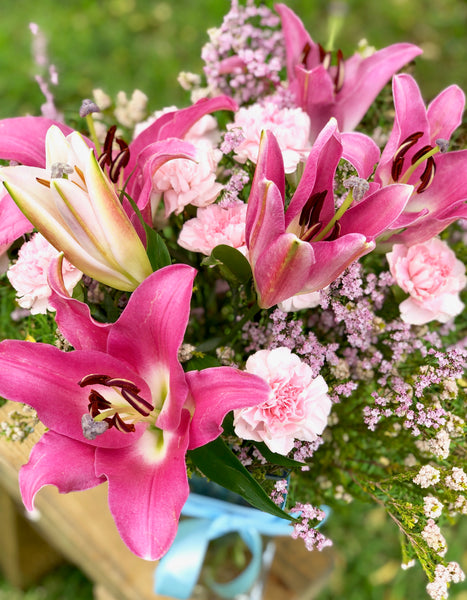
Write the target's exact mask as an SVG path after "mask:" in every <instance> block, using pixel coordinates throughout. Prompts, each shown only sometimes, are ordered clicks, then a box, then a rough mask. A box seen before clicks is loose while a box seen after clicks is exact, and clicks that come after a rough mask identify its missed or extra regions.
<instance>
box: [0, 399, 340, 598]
mask: <svg viewBox="0 0 467 600" xmlns="http://www.w3.org/2000/svg"><path fill="white" fill-rule="evenodd" d="M12 408H14V406H13V404H12V403H7V404H6V405H5V406H4V407H2V408H0V422H1V421H3V420H8V419H7V415H8V412H9V411H11V410H12ZM43 431H44V429H43V427H42V426H38V427H37V431H36V432H35V433H34V434H32V435H31V436H29V437H28V438H27V439H26V440H25V441H24V442H23V443H14V442H8V441H6V440H5V439H4V438H2V437H0V485H1V486H3V487H4V488H5V489H6V490H7V491H8V493H9V495H10V496H11V498H13V499H14V501H15V502H17V503H18V505H20V504H21V505H22V503H21V498H20V493H19V489H18V471H19V469H20V467H21V466H22V465H23V464H24V463H26V462H27V460H28V457H29V453H30V450H31V448H32V446H33V445H34V444H35V443H36V441H37V440H38V439H39V437H40V435H42V433H43ZM36 507H37V509H38V511H39V517H38V519H37V520H36V521H34V527H35V528H37V530H38V531H39V532H40V533H41V534H42V535H43V536H44V538H45V539H46V540H47V541H48V542H50V544H51V545H52V546H53V547H54V548H56V549H57V550H58V551H59V552H61V553H62V554H63V555H64V556H65V557H66V558H67V560H69V561H70V562H72V563H74V564H75V565H76V566H78V567H79V568H80V569H81V570H82V571H83V572H84V573H85V574H86V575H87V577H89V579H90V580H91V581H93V582H94V583H95V597H96V600H135V598H137V599H138V600H163V599H166V600H169V599H168V597H167V596H160V595H156V594H154V592H153V576H154V571H155V568H156V564H157V563H154V562H147V561H144V560H142V559H140V558H138V557H136V556H134V554H132V553H131V552H130V551H129V550H128V548H127V547H126V546H125V544H124V543H123V542H122V540H121V539H120V536H119V534H118V531H117V528H116V526H115V524H114V522H113V519H112V517H111V515H110V511H109V509H108V506H107V486H106V484H102V485H100V486H98V487H96V488H94V489H92V490H87V491H84V492H76V493H71V494H59V493H58V491H57V489H56V488H55V487H53V486H46V487H45V488H43V489H42V490H41V491H40V492H39V493H38V494H37V496H36ZM276 548H277V549H276V554H275V558H274V562H273V564H272V568H271V572H270V574H269V578H268V581H267V585H266V590H265V594H264V600H311V599H312V598H314V597H315V595H316V593H317V591H318V590H320V589H321V588H322V586H323V585H324V583H325V582H326V581H327V580H328V578H329V576H330V572H331V570H332V567H333V562H334V554H333V551H332V549H331V550H329V549H325V550H324V551H323V552H322V553H318V552H313V553H310V552H308V551H307V550H306V549H305V546H304V543H303V541H302V540H292V539H291V538H278V539H277V540H276ZM208 597H212V595H209V592H208Z"/></svg>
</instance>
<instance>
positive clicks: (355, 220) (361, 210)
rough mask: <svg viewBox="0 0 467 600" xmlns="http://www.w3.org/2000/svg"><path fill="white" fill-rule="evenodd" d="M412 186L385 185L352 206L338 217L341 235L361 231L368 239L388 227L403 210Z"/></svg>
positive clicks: (401, 184)
mask: <svg viewBox="0 0 467 600" xmlns="http://www.w3.org/2000/svg"><path fill="white" fill-rule="evenodd" d="M412 192H413V186H411V185H405V184H403V183H399V184H396V183H395V184H393V185H389V186H385V187H383V188H381V189H380V190H378V191H377V192H374V193H373V194H371V195H369V196H367V197H366V198H365V199H364V200H362V201H361V202H359V203H357V204H355V205H354V206H352V207H351V208H350V209H349V210H348V211H346V212H345V213H344V215H343V216H342V218H341V219H340V221H339V222H340V225H341V235H345V234H347V233H361V234H363V235H364V236H365V237H366V238H367V239H368V240H371V239H374V238H375V237H377V236H378V235H380V233H382V232H384V231H386V230H387V229H389V228H390V227H391V225H392V223H393V222H394V221H395V220H396V219H397V217H398V216H399V215H400V214H401V212H402V211H403V210H404V208H405V206H406V205H407V202H408V200H409V198H410V196H411V194H412Z"/></svg>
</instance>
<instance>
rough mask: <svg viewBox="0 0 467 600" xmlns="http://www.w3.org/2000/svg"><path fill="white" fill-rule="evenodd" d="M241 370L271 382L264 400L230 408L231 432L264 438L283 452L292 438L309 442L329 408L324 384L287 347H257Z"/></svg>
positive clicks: (291, 443) (271, 447) (317, 433)
mask: <svg viewBox="0 0 467 600" xmlns="http://www.w3.org/2000/svg"><path fill="white" fill-rule="evenodd" d="M245 370H246V371H247V372H249V373H253V374H255V375H259V376H260V377H262V378H263V379H265V380H266V381H267V382H268V383H269V385H270V386H271V394H270V397H269V398H268V400H266V401H265V402H263V403H262V404H259V405H258V406H254V407H251V408H244V409H239V410H235V411H234V426H235V433H236V434H237V435H238V436H239V437H240V438H243V439H247V440H255V441H257V442H264V443H265V444H266V445H267V446H268V448H269V449H270V450H272V451H273V452H278V453H279V454H283V455H286V454H288V453H289V452H290V451H291V450H292V448H293V447H294V440H296V439H297V440H302V441H305V442H313V441H314V440H316V438H317V436H318V435H319V434H321V433H322V432H323V430H324V428H325V427H326V423H327V417H328V415H329V413H330V411H331V400H330V399H329V396H328V395H327V391H328V386H327V385H326V382H325V381H324V379H323V378H322V377H321V375H318V377H316V378H314V377H313V371H312V369H311V367H310V366H309V365H307V364H306V363H304V362H302V361H301V360H300V358H299V357H298V356H297V355H296V354H293V353H292V352H291V351H290V349H289V348H286V347H280V348H275V349H274V350H260V351H259V352H256V353H255V354H253V355H252V356H250V358H249V359H248V360H247V363H246V367H245Z"/></svg>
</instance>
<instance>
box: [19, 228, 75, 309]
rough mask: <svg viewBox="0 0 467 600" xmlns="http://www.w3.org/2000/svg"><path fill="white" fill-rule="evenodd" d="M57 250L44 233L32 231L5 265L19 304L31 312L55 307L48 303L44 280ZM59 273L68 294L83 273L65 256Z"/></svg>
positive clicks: (47, 292)
mask: <svg viewBox="0 0 467 600" xmlns="http://www.w3.org/2000/svg"><path fill="white" fill-rule="evenodd" d="M58 254H59V252H58V251H57V250H55V248H54V247H53V246H52V245H51V244H49V242H48V241H47V240H46V239H45V237H43V236H42V235H41V234H40V233H35V234H34V235H33V236H32V237H31V239H30V240H29V242H25V243H24V244H23V245H22V246H21V248H20V250H19V252H18V260H17V261H16V263H15V264H14V265H12V266H11V267H10V268H9V269H8V272H7V277H8V279H9V280H10V283H11V285H12V286H13V287H14V288H15V290H16V292H17V301H18V304H19V305H20V306H21V307H22V308H28V309H29V310H30V311H31V314H33V315H37V314H45V313H46V312H47V310H54V309H53V308H52V307H51V306H50V305H49V297H50V295H51V293H52V290H51V289H50V286H49V284H48V282H47V274H48V272H49V267H50V263H51V262H52V260H53V259H54V258H56V257H57V255H58ZM62 274H63V281H64V283H65V287H66V290H67V291H68V293H69V294H70V295H71V294H72V292H73V288H74V287H75V285H76V284H77V283H78V281H79V280H80V279H81V277H82V276H83V273H82V272H81V271H80V270H79V269H77V268H76V267H74V266H73V265H72V264H70V263H69V262H68V261H67V260H66V259H65V260H64V261H63V273H62Z"/></svg>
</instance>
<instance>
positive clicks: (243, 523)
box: [154, 492, 329, 600]
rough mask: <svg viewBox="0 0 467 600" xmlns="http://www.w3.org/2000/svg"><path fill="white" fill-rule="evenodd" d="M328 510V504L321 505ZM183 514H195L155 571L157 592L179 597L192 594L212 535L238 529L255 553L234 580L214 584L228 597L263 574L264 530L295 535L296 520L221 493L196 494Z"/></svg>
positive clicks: (180, 529)
mask: <svg viewBox="0 0 467 600" xmlns="http://www.w3.org/2000/svg"><path fill="white" fill-rule="evenodd" d="M321 508H322V509H323V510H325V511H326V512H327V511H328V510H329V509H327V507H321ZM182 514H183V515H185V516H187V517H194V518H192V519H185V520H183V521H181V522H180V524H179V527H178V532H177V536H176V538H175V541H174V543H173V544H172V546H171V547H170V550H169V551H168V552H167V554H166V555H165V556H164V557H163V558H162V559H161V560H160V561H159V564H158V566H157V572H156V573H155V587H154V591H155V592H156V594H161V595H164V596H171V597H173V598H178V599H179V600H186V599H188V598H190V596H191V593H192V591H193V588H194V586H195V585H196V582H197V581H198V577H199V574H200V572H201V568H202V566H203V562H204V556H205V554H206V550H207V547H208V545H209V542H210V540H213V539H216V538H218V537H221V536H223V535H225V534H227V533H231V532H233V531H235V532H238V534H239V535H240V536H241V537H242V539H243V540H244V542H245V544H246V545H247V546H248V548H249V550H250V552H251V554H252V558H251V561H250V563H249V564H248V566H247V567H246V569H244V571H242V573H241V574H240V575H239V576H238V577H236V578H235V579H233V580H232V581H230V582H229V583H225V584H219V583H216V582H210V587H211V589H213V590H214V591H215V592H216V593H217V594H218V595H219V596H221V597H222V598H234V597H235V596H236V595H238V594H241V593H244V592H246V591H247V590H249V589H250V588H251V586H252V585H253V583H254V582H255V581H256V579H257V578H258V576H259V574H260V571H261V567H262V553H263V545H262V540H261V534H264V535H267V536H272V537H274V536H279V535H290V533H291V529H290V527H291V524H290V521H286V520H284V519H281V518H280V517H275V516H273V515H270V514H268V513H264V512H262V511H260V510H257V509H256V508H250V507H249V506H242V505H239V504H232V503H231V502H225V501H224V500H219V499H217V498H212V497H209V496H202V495H199V494H195V493H193V492H191V493H190V495H189V497H188V500H187V502H186V503H185V506H184V507H183V510H182Z"/></svg>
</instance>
